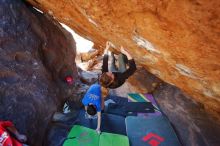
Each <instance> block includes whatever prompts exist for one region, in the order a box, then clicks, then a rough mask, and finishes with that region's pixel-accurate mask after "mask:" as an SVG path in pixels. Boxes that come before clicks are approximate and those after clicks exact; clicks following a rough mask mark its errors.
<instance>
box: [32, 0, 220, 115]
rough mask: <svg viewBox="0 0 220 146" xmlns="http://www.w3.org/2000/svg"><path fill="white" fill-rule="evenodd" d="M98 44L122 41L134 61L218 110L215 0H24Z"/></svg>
mask: <svg viewBox="0 0 220 146" xmlns="http://www.w3.org/2000/svg"><path fill="white" fill-rule="evenodd" d="M28 1H30V2H31V3H32V4H33V5H34V6H36V7H38V8H40V9H41V10H43V11H44V12H46V13H49V14H50V15H53V16H54V17H55V18H56V19H57V20H59V21H60V22H63V23H65V24H67V25H69V26H70V27H72V28H73V29H74V30H76V31H77V32H78V33H79V34H81V35H82V36H84V37H85V38H88V39H89V40H91V41H93V42H94V43H95V47H96V48H100V49H102V48H103V47H104V46H103V45H104V44H105V41H106V40H110V41H111V42H112V43H113V44H115V46H119V45H123V46H124V47H126V48H127V49H128V51H129V52H130V53H132V56H133V57H134V58H135V60H136V61H137V63H138V64H141V65H142V66H144V67H145V69H147V70H148V71H150V72H151V73H153V74H155V75H156V76H158V77H159V78H160V79H162V80H164V81H166V82H168V83H171V84H174V85H176V86H178V87H179V88H181V89H182V90H183V91H185V92H186V93H188V94H189V95H191V96H192V97H194V99H196V100H197V101H199V102H201V103H203V104H204V105H205V107H206V109H208V110H211V111H214V112H215V113H220V106H219V103H220V66H219V64H220V58H219V46H220V39H219V33H220V25H219V24H220V19H219V15H218V14H219V13H220V1H219V0H212V1H205V0H196V1H189V0H182V1H171V0H165V1H161V0H148V1H146V0H131V1H127V0H120V1H118V0H111V1H107V0H102V1H98V0H95V1H94V0H89V1H88V0H74V1H72V0H71V1H65V0H59V1H56V3H55V2H54V0H28Z"/></svg>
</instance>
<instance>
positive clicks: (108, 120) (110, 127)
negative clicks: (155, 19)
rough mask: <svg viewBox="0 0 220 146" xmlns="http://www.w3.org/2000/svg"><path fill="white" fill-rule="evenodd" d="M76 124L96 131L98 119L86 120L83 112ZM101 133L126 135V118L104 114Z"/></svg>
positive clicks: (83, 111) (82, 111)
mask: <svg viewBox="0 0 220 146" xmlns="http://www.w3.org/2000/svg"><path fill="white" fill-rule="evenodd" d="M76 124H78V125H81V126H85V127H88V128H91V129H96V127H97V119H86V118H85V110H81V111H80V113H79V116H78V121H77V122H76ZM101 131H102V132H109V133H115V134H122V135H126V127H125V117H123V116H118V115H113V114H107V113H102V123H101Z"/></svg>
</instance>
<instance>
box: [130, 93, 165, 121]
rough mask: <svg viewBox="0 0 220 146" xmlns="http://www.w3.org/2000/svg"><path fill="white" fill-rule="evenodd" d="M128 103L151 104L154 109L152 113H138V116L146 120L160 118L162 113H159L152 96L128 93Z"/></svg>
mask: <svg viewBox="0 0 220 146" xmlns="http://www.w3.org/2000/svg"><path fill="white" fill-rule="evenodd" d="M128 101H129V102H151V103H152V105H153V107H154V111H155V112H154V113H138V116H145V117H148V118H152V117H154V116H161V115H162V113H161V111H160V108H159V106H158V105H157V103H156V101H155V99H154V97H153V95H152V94H140V93H128Z"/></svg>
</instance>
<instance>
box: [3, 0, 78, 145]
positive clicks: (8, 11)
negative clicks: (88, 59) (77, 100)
mask: <svg viewBox="0 0 220 146" xmlns="http://www.w3.org/2000/svg"><path fill="white" fill-rule="evenodd" d="M33 13H35V14H33ZM42 59H43V61H42ZM74 59H75V42H73V41H71V40H70V39H69V34H68V33H67V32H65V31H64V30H63V29H62V28H61V26H60V25H59V24H58V23H57V22H54V20H53V22H52V19H51V18H50V17H48V16H45V15H43V14H40V13H39V12H36V11H35V10H33V11H32V12H31V11H30V9H28V8H27V6H26V5H24V3H22V2H20V1H14V0H0V68H1V70H0V119H1V120H11V121H13V123H14V124H15V126H16V128H17V129H18V130H19V131H20V132H21V133H24V134H26V135H27V137H28V143H29V144H30V145H32V146H41V145H42V143H43V139H44V137H45V132H46V130H47V128H48V125H49V122H50V121H51V117H52V114H53V113H54V112H55V111H57V110H58V109H60V107H61V106H62V105H63V102H64V101H65V99H66V98H67V97H68V94H69V93H71V92H74V89H77V88H74V86H75V85H76V84H77V83H76V82H77V78H78V76H77V72H76V66H75V61H74ZM45 66H46V67H45ZM66 72H68V74H69V75H72V76H73V77H74V78H75V82H74V85H72V86H71V90H69V88H70V87H69V86H67V85H66V83H65V82H64V81H63V76H65V75H64V74H65V73H66ZM58 83H59V84H58ZM58 85H59V86H58ZM61 91H62V92H61Z"/></svg>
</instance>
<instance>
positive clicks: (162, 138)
mask: <svg viewBox="0 0 220 146" xmlns="http://www.w3.org/2000/svg"><path fill="white" fill-rule="evenodd" d="M125 122H126V130H127V135H128V138H129V140H130V145H131V146H180V143H179V140H178V138H177V136H176V134H175V132H174V131H173V129H172V127H171V125H170V123H169V121H168V119H166V118H165V117H163V116H157V117H153V118H147V117H142V116H137V117H134V116H128V117H126V119H125Z"/></svg>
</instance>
